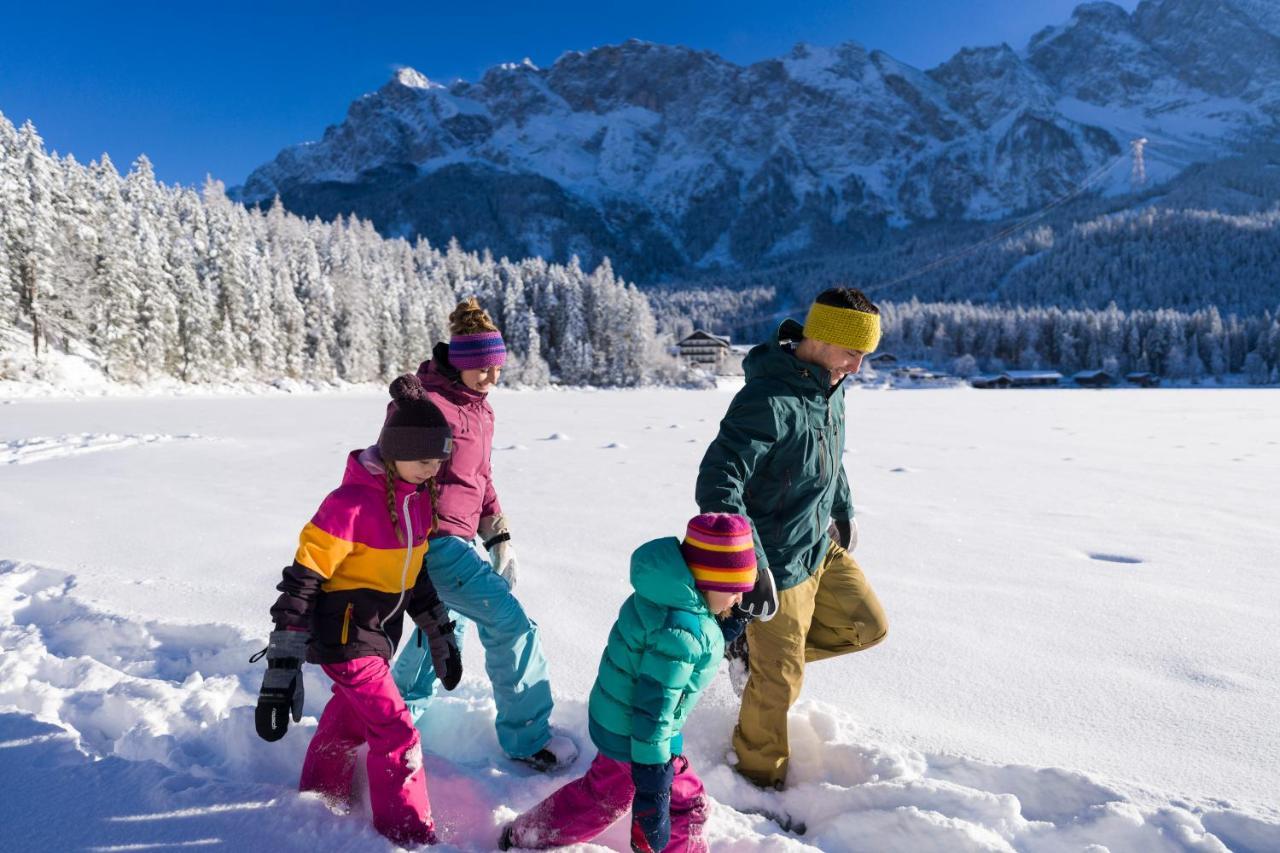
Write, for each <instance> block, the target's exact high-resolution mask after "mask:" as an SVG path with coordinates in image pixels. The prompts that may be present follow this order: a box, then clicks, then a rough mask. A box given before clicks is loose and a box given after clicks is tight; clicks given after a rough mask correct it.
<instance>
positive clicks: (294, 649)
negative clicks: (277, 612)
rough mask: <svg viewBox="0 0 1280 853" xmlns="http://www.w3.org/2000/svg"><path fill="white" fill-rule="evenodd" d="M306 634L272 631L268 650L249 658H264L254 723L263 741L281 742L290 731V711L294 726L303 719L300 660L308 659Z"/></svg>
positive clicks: (254, 659) (308, 639) (301, 632)
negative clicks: (264, 666) (265, 666)
mask: <svg viewBox="0 0 1280 853" xmlns="http://www.w3.org/2000/svg"><path fill="white" fill-rule="evenodd" d="M310 639H311V634H309V633H308V632H306V631H272V632H271V637H270V638H269V639H268V640H267V647H266V648H265V649H263V650H262V651H261V652H259V653H258V654H256V655H254V656H253V657H252V658H250V662H254V661H257V660H259V659H261V658H262V657H263V656H266V658H267V671H266V673H264V674H263V676H262V689H260V690H259V691H258V708H257V710H256V711H255V712H254V715H253V721H254V725H255V726H256V727H257V729H258V737H260V738H262V739H263V740H266V741H275V740H280V738H282V737H284V733H285V732H286V731H288V729H289V712H292V714H293V721H294V722H295V723H296V722H298V721H299V720H301V719H302V700H303V689H302V661H303V660H304V659H305V658H306V656H307V642H308V641H310Z"/></svg>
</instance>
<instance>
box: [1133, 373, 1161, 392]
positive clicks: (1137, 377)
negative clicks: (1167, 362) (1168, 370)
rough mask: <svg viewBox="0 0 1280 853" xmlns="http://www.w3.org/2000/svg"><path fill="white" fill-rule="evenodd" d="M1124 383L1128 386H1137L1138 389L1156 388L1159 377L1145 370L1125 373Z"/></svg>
mask: <svg viewBox="0 0 1280 853" xmlns="http://www.w3.org/2000/svg"><path fill="white" fill-rule="evenodd" d="M1124 381H1125V382H1128V383H1129V384H1130V385H1137V386H1138V387H1139V388H1158V387H1159V386H1160V377H1159V376H1156V375H1155V374H1154V373H1148V372H1147V371H1145V370H1142V371H1135V372H1134V373H1126V374H1125V376H1124Z"/></svg>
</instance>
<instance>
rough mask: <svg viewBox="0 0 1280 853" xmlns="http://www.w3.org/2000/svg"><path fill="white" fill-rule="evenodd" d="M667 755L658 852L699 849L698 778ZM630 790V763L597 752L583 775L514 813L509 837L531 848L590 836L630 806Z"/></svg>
mask: <svg viewBox="0 0 1280 853" xmlns="http://www.w3.org/2000/svg"><path fill="white" fill-rule="evenodd" d="M672 760H673V761H674V762H675V770H676V774H675V781H674V782H673V783H672V785H671V841H670V843H668V844H667V846H666V847H665V848H664V849H663V853H677V851H678V853H705V851H706V850H707V849H708V848H707V842H706V841H704V840H703V838H702V825H703V824H704V823H706V822H707V797H706V794H705V793H704V792H703V789H702V780H701V779H699V778H698V776H697V774H696V773H694V772H693V770H691V769H690V768H689V761H688V759H686V758H685V757H684V756H683V755H677V756H675V757H674V758H673V759H672ZM634 795H635V787H634V786H633V785H632V784H631V765H630V764H628V763H627V762H625V761H615V760H614V759H612V758H608V757H607V756H605V755H600V754H598V755H596V758H595V761H592V762H591V767H590V768H589V769H588V770H587V775H585V776H583V777H581V778H580V779H575V780H574V781H572V782H570V783H569V784H567V785H565V786H564V787H563V788H561V789H560V790H558V791H556V792H555V793H554V794H552V795H551V796H549V797H547V798H546V799H545V800H543V801H542V802H540V803H538V805H536V806H534V807H533V808H531V809H530V810H529V811H527V812H525V813H524V814H522V815H520V817H518V818H516V820H515V823H514V824H513V825H512V831H511V840H512V841H513V842H514V846H516V847H524V848H528V849H532V850H545V849H547V848H549V847H564V846H566V845H569V844H578V843H581V842H583V841H590V840H591V839H592V838H595V837H596V836H597V835H599V834H600V833H602V832H604V831H605V830H606V829H608V828H609V826H610V825H611V824H613V823H614V821H616V820H617V819H618V818H620V817H622V816H623V815H624V814H627V813H628V812H629V811H630V810H631V798H632V797H633V796H634ZM643 838H644V836H640V840H641V841H642V843H643ZM647 846H648V845H647V843H645V844H644V845H643V848H647ZM643 848H642V849H643Z"/></svg>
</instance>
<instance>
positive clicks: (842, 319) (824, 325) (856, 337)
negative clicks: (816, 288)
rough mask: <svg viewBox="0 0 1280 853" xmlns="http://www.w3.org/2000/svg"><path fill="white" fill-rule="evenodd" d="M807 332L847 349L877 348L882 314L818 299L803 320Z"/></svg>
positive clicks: (809, 335) (807, 334)
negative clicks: (827, 302) (820, 301)
mask: <svg viewBox="0 0 1280 853" xmlns="http://www.w3.org/2000/svg"><path fill="white" fill-rule="evenodd" d="M804 336H805V337H806V338H812V339H814V340H816V341H822V342H824V343H828V344H835V345H836V346H838V347H844V348H845V349H856V350H861V351H862V352H874V351H875V348H876V347H878V346H879V345H880V315H879V314H870V313H868V312H866V311H857V310H855V309H853V308H838V307H836V306H835V305H823V304H821V303H819V302H815V303H813V305H811V306H810V307H809V316H808V317H807V318H805V321H804Z"/></svg>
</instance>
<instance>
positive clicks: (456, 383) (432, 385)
mask: <svg viewBox="0 0 1280 853" xmlns="http://www.w3.org/2000/svg"><path fill="white" fill-rule="evenodd" d="M418 378H419V379H420V380H422V384H423V386H424V387H425V388H427V389H428V390H430V391H434V392H436V393H437V394H439V395H440V396H442V397H444V398H445V399H447V400H449V402H451V403H453V404H455V405H458V406H465V405H467V404H468V403H483V402H484V401H485V400H486V399H487V398H488V395H487V394H481V393H480V392H479V391H473V390H472V389H470V388H468V387H467V386H466V385H463V384H462V374H461V373H460V372H458V369H457V368H456V367H454V366H453V365H452V364H450V363H449V344H448V343H446V342H445V341H440V342H439V343H437V344H436V345H435V346H434V347H432V349H431V358H430V359H428V360H427V361H424V362H422V364H420V365H419V366H418Z"/></svg>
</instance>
